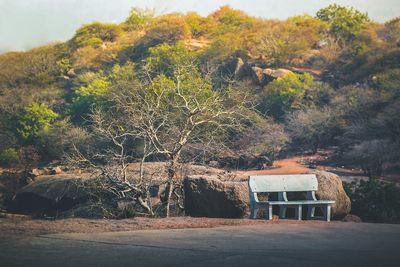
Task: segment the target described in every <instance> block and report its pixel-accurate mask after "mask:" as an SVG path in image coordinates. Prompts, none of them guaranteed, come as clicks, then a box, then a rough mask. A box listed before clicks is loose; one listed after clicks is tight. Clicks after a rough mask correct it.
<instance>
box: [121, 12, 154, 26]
mask: <svg viewBox="0 0 400 267" xmlns="http://www.w3.org/2000/svg"><path fill="white" fill-rule="evenodd" d="M154 18H155V11H154V10H153V9H141V8H138V7H134V8H132V9H131V11H130V12H129V17H128V18H127V19H126V20H125V27H124V28H125V29H127V30H142V29H144V28H145V27H146V26H147V25H148V24H149V23H150V22H151V21H153V20H154Z"/></svg>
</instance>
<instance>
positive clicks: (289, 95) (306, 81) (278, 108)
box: [261, 73, 314, 120]
mask: <svg viewBox="0 0 400 267" xmlns="http://www.w3.org/2000/svg"><path fill="white" fill-rule="evenodd" d="M313 82H314V79H313V78H312V76H311V75H310V74H307V73H305V74H294V73H292V74H287V75H286V76H284V77H282V78H279V79H276V80H274V81H272V82H270V83H269V84H268V85H267V87H266V88H265V97H264V100H263V103H262V104H261V105H262V111H263V112H265V113H267V114H269V115H272V116H273V117H274V118H276V119H279V120H280V119H283V116H284V115H285V114H286V113H287V112H291V111H293V110H297V109H300V108H302V107H303V103H304V102H303V100H304V96H305V95H306V92H307V91H308V90H310V89H311V87H312V86H313V84H314V83H313Z"/></svg>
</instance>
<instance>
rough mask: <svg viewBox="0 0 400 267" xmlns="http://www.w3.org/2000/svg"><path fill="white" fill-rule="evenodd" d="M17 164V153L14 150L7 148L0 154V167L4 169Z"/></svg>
mask: <svg viewBox="0 0 400 267" xmlns="http://www.w3.org/2000/svg"><path fill="white" fill-rule="evenodd" d="M18 163H19V155H18V151H17V150H16V149H15V148H7V149H4V150H3V151H1V153H0V165H1V166H5V167H10V166H15V165H16V164H18Z"/></svg>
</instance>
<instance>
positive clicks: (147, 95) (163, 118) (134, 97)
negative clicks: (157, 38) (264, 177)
mask: <svg viewBox="0 0 400 267" xmlns="http://www.w3.org/2000/svg"><path fill="white" fill-rule="evenodd" d="M126 79H127V76H125V75H124V76H120V77H119V78H116V79H115V80H114V82H113V84H112V86H111V87H112V90H111V91H110V94H109V97H110V99H111V103H112V104H110V105H109V106H108V107H107V111H106V112H104V111H103V112H102V111H99V112H98V113H96V114H97V115H96V120H95V121H96V123H95V124H96V125H100V126H101V127H100V128H96V129H97V130H96V132H110V131H111V132H112V134H108V136H109V137H108V140H110V142H112V143H114V144H115V145H116V146H117V147H118V148H119V155H120V156H118V158H119V160H120V166H122V170H124V169H125V170H126V166H127V164H129V157H127V154H125V153H129V151H131V150H130V149H128V147H127V146H128V145H129V144H131V143H130V142H129V141H128V140H129V139H135V140H142V142H144V144H145V146H144V147H145V148H146V151H144V152H143V156H144V157H147V156H148V155H151V154H155V155H158V156H160V157H162V158H164V159H166V160H167V162H168V164H167V170H166V171H167V178H168V179H167V189H168V190H167V192H168V194H167V203H166V215H167V216H169V215H170V202H171V196H172V194H173V191H174V187H175V185H176V182H177V181H176V174H177V169H178V164H179V163H180V161H181V155H182V152H183V151H184V149H185V148H186V147H187V146H188V144H206V143H207V142H212V141H213V138H214V135H215V131H221V130H226V129H227V128H229V127H233V126H234V125H235V124H236V123H237V122H238V120H237V117H238V116H239V114H240V113H241V112H240V111H241V109H242V108H243V106H242V104H241V103H237V102H236V101H234V100H232V99H230V98H229V90H226V91H215V90H214V89H213V86H212V81H211V74H209V73H207V74H205V75H203V74H201V73H200V72H199V71H198V69H197V68H196V67H195V66H194V65H176V66H175V67H174V69H173V75H172V77H167V76H165V75H163V74H160V75H158V76H156V77H154V78H152V76H149V75H146V76H144V77H142V78H139V79H136V80H135V81H134V80H131V79H130V78H129V77H128V79H129V81H128V82H127V80H126ZM242 101H244V100H243V99H242ZM100 122H101V123H100ZM216 136H218V135H216ZM131 141H132V140H131ZM113 155H114V154H113ZM120 169H121V168H120ZM122 173H124V171H122ZM122 179H123V180H127V179H128V178H127V176H126V174H124V175H122Z"/></svg>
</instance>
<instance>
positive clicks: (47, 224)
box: [0, 215, 326, 242]
mask: <svg viewBox="0 0 400 267" xmlns="http://www.w3.org/2000/svg"><path fill="white" fill-rule="evenodd" d="M321 223H326V222H324V221H296V220H280V219H278V218H277V217H274V219H273V220H271V221H267V220H263V219H260V220H250V219H219V218H193V217H171V218H145V217H136V218H132V219H123V220H109V219H81V218H70V219H62V220H43V219H32V218H30V217H28V216H20V215H16V216H12V215H8V216H7V218H0V229H1V232H0V242H2V241H6V240H8V239H24V238H29V237H34V236H38V235H43V234H56V233H57V234H58V233H98V232H121V231H136V230H154V229H185V228H213V227H217V226H239V225H262V224H321Z"/></svg>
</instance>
